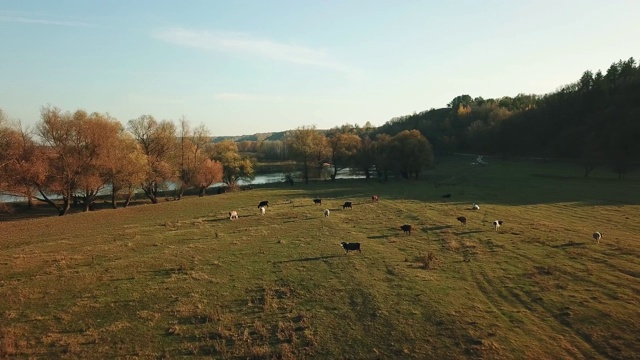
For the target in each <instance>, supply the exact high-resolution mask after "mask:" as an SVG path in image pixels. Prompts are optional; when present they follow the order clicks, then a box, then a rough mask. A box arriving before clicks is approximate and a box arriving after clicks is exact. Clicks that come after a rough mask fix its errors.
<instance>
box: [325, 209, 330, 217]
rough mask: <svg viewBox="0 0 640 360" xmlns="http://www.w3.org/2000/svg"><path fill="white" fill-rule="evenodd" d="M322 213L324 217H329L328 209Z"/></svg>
mask: <svg viewBox="0 0 640 360" xmlns="http://www.w3.org/2000/svg"><path fill="white" fill-rule="evenodd" d="M323 213H324V217H329V213H330V211H329V209H324V211H323Z"/></svg>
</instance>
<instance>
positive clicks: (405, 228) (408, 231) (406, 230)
mask: <svg viewBox="0 0 640 360" xmlns="http://www.w3.org/2000/svg"><path fill="white" fill-rule="evenodd" d="M400 229H402V231H404V233H405V234H409V235H411V229H412V228H411V225H408V224H404V225H402V226H400Z"/></svg>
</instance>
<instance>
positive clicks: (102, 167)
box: [0, 58, 640, 215]
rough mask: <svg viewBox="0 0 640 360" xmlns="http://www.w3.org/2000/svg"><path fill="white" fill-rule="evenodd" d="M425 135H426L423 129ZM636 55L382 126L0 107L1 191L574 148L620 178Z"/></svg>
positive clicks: (83, 198)
mask: <svg viewBox="0 0 640 360" xmlns="http://www.w3.org/2000/svg"><path fill="white" fill-rule="evenodd" d="M425 135H427V136H428V139H427V137H425ZM638 138H640V66H638V65H637V64H636V62H635V60H634V59H633V58H630V59H629V60H626V61H622V60H621V61H618V62H616V63H613V64H612V65H611V66H610V67H609V69H608V70H607V71H606V73H604V74H603V73H602V72H601V71H597V72H596V73H595V74H594V73H592V72H591V71H585V72H584V74H583V75H582V77H581V78H580V79H579V80H578V81H576V82H575V83H572V84H569V85H565V86H563V87H561V88H559V89H558V90H557V91H555V92H553V93H550V94H546V95H534V94H529V95H526V94H519V95H517V96H515V97H513V98H512V97H502V98H499V99H483V98H482V97H476V98H472V97H471V96H469V95H460V96H457V97H455V98H454V99H453V100H452V101H451V102H450V103H449V104H447V107H446V108H442V109H431V110H429V111H424V112H421V113H418V114H412V115H408V116H402V117H398V118H394V119H391V120H390V121H388V122H387V123H385V124H384V125H382V126H380V127H377V128H376V127H373V126H371V124H370V123H366V124H365V125H364V126H359V125H357V124H356V125H350V124H345V125H343V126H338V127H335V128H332V129H329V130H318V129H317V128H315V127H314V126H303V127H300V128H297V129H294V130H290V131H287V132H286V133H285V135H284V138H283V139H282V140H276V141H269V140H261V141H242V142H238V143H236V142H234V141H231V140H224V141H222V142H219V143H213V142H212V141H211V139H212V138H211V136H210V133H209V130H208V129H206V128H205V127H204V126H203V125H200V126H196V127H194V128H192V127H191V125H190V123H189V121H187V120H186V119H185V118H182V119H180V120H179V121H178V122H177V123H175V122H173V121H170V120H162V121H158V120H156V119H155V118H154V117H153V116H151V115H142V116H140V117H138V118H136V119H132V120H129V121H128V122H127V123H126V126H124V125H123V124H122V123H121V122H119V121H118V120H117V119H115V118H113V117H111V116H110V115H109V114H101V113H96V112H93V113H88V112H87V111H85V110H76V111H75V112H70V111H63V110H61V109H59V108H57V107H54V106H50V105H48V106H44V107H42V108H41V119H40V121H39V122H38V123H37V124H36V125H35V126H34V127H33V128H23V127H22V126H21V124H20V123H19V122H17V123H16V122H12V121H10V120H9V119H8V116H7V115H6V114H5V113H4V112H3V111H2V110H1V109H0V193H4V194H13V195H19V196H24V197H26V198H27V200H28V204H29V206H31V205H32V204H33V201H34V200H39V201H41V202H44V203H47V204H49V205H51V206H52V207H54V208H55V209H56V210H57V211H58V213H59V214H60V215H64V214H66V213H67V212H68V211H69V209H70V207H71V205H72V204H73V203H79V204H81V205H82V206H83V208H84V209H85V210H91V209H92V206H93V204H94V202H95V201H96V199H97V197H98V195H99V194H101V193H103V192H104V190H105V189H106V188H110V189H111V203H112V206H113V207H114V208H115V207H117V199H118V197H121V198H123V205H124V206H127V205H128V204H129V202H130V201H131V199H132V197H133V195H134V194H135V193H136V192H143V193H144V194H145V195H146V197H147V198H148V199H149V200H150V201H151V202H152V203H157V202H158V201H159V196H160V191H161V190H162V189H163V186H164V184H166V183H167V182H169V181H171V182H174V183H176V184H177V186H178V188H177V190H176V192H177V197H178V198H179V197H181V196H182V195H183V193H184V191H185V190H186V189H197V190H198V192H199V194H200V195H201V196H202V195H204V194H205V190H206V189H207V188H208V187H209V186H211V185H212V184H214V183H216V182H220V181H222V182H224V183H226V184H227V185H228V186H230V187H232V188H233V187H236V186H237V183H238V181H240V180H242V179H252V178H253V176H254V168H255V161H256V160H257V159H258V160H262V161H281V160H294V161H295V162H296V163H297V164H298V165H299V168H298V170H299V171H300V173H301V175H302V179H303V180H304V181H306V182H308V181H309V179H310V177H311V170H313V169H317V168H331V169H332V171H333V173H332V174H331V178H332V179H333V180H335V178H336V176H337V173H338V171H339V170H340V169H344V168H354V169H357V170H359V171H361V172H363V173H364V174H365V176H366V177H367V178H371V177H378V178H380V179H382V180H386V179H387V178H388V177H389V176H395V175H398V176H401V177H403V178H407V179H409V178H419V176H420V175H421V174H422V173H423V172H424V170H425V169H427V168H428V167H429V166H431V164H432V163H433V158H434V153H436V154H437V153H441V154H442V153H451V152H475V153H480V154H487V155H489V154H491V155H501V156H539V157H556V158H564V159H572V160H574V161H576V162H578V163H580V164H581V165H582V166H584V171H585V172H584V174H585V176H588V175H589V173H590V171H592V170H593V169H594V168H595V167H597V166H604V165H607V166H610V167H611V168H612V169H613V170H614V171H615V172H616V173H618V175H619V176H620V177H624V175H625V174H626V173H627V172H628V171H629V170H631V169H633V168H634V167H636V166H638V165H639V160H640V141H638V140H637V139H638Z"/></svg>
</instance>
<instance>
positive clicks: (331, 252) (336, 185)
mask: <svg viewBox="0 0 640 360" xmlns="http://www.w3.org/2000/svg"><path fill="white" fill-rule="evenodd" d="M581 174H582V173H581V170H580V168H579V167H578V166H575V165H567V164H558V163H531V162H514V161H499V160H494V159H491V160H490V165H488V166H478V165H470V164H469V159H468V158H463V157H455V158H446V159H442V160H440V161H439V163H438V164H436V166H435V168H434V169H432V170H429V171H427V172H425V173H424V175H423V178H422V179H421V180H418V181H415V180H414V181H402V180H391V181H389V182H387V183H380V182H378V181H375V180H369V181H365V180H339V181H336V182H330V181H319V182H314V183H311V184H308V185H305V184H295V185H294V186H290V185H288V184H271V185H263V186H259V187H256V188H255V189H254V190H250V191H241V192H233V193H225V194H221V195H215V196H206V197H202V198H199V197H195V196H192V197H191V196H190V197H185V198H183V199H182V200H179V201H170V202H163V203H160V204H156V205H151V204H149V205H140V206H134V207H129V208H126V209H116V210H100V211H95V212H88V213H78V214H72V215H68V216H63V217H56V216H53V217H38V218H34V219H23V220H12V221H2V222H0V234H2V235H1V238H0V299H1V300H0V324H1V326H0V358H96V359H103V358H145V359H146V358H158V359H173V358H185V357H186V358H190V357H198V358H215V359H270V358H277V359H304V358H323V359H459V358H482V359H558V358H563V359H565V358H571V359H633V358H640V247H639V245H640V223H639V222H638V221H637V215H638V214H639V213H640V179H638V177H637V176H635V177H634V176H628V177H627V179H624V180H618V179H616V178H615V175H613V174H610V173H609V172H608V171H607V170H606V169H597V170H595V171H594V172H593V173H592V175H590V178H583V177H581ZM446 193H450V194H452V196H451V198H450V199H443V198H442V197H441V196H442V195H443V194H446ZM373 194H377V195H379V196H380V201H379V202H378V203H372V202H371V195H373ZM315 197H320V198H322V199H323V203H322V205H321V206H319V205H314V204H313V202H312V200H311V199H312V198H315ZM260 200H269V202H270V206H269V208H268V209H267V211H266V214H265V215H264V216H261V215H260V214H259V212H258V209H257V208H256V206H257V204H258V202H259V201H260ZM344 201H353V209H352V210H348V209H347V210H342V207H341V205H342V203H343V202H344ZM474 202H475V203H478V204H479V205H480V210H477V211H472V210H470V209H471V204H472V203H474ZM325 208H328V209H330V210H331V214H330V216H329V217H327V218H325V217H323V215H322V210H323V209H325ZM230 210H236V211H238V213H239V216H240V218H239V219H238V220H235V221H230V220H229V218H228V212H229V211H230ZM458 216H465V217H467V219H468V223H467V225H466V226H463V225H462V224H460V223H459V222H458V221H457V220H456V217H458ZM493 220H503V221H504V225H503V226H502V227H501V228H500V229H499V231H498V232H496V231H494V229H493V227H492V226H491V225H490V223H491V222H492V221H493ZM402 224H411V225H413V227H414V231H413V232H412V234H411V235H405V234H403V233H402V231H401V230H400V225H402ZM594 231H600V232H603V233H604V238H603V239H602V240H601V241H600V243H599V244H596V243H594V241H593V238H592V233H593V232H594ZM341 241H348V242H360V243H361V245H362V252H361V253H357V252H355V253H354V252H350V253H349V254H345V252H344V251H343V250H342V248H341V247H340V246H339V243H340V242H341Z"/></svg>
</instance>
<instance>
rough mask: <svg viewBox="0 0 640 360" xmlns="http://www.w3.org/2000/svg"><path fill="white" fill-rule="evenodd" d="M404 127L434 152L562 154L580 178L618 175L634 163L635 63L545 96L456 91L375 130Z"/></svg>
mask: <svg viewBox="0 0 640 360" xmlns="http://www.w3.org/2000/svg"><path fill="white" fill-rule="evenodd" d="M406 129H418V130H420V132H422V133H423V134H427V135H428V136H429V140H431V141H432V143H433V146H434V149H435V150H436V152H437V153H450V152H474V153H480V154H486V155H499V156H505V157H508V156H535V157H545V158H558V159H566V160H570V161H574V162H576V163H577V164H580V165H581V166H583V168H584V175H585V176H588V175H589V173H590V172H591V171H592V170H593V169H594V168H595V167H598V166H607V167H609V168H611V169H612V170H613V171H615V172H616V173H617V174H618V175H619V177H624V175H625V174H626V173H627V172H628V171H629V170H631V169H633V168H635V167H637V166H638V165H640V141H638V139H639V138H640V66H638V64H637V63H636V61H635V59H633V58H630V59H628V60H626V61H623V60H620V61H618V62H615V63H613V64H611V66H610V67H609V68H608V69H607V71H606V72H605V73H603V72H602V71H600V70H598V71H596V72H595V73H593V72H592V71H585V72H584V73H583V75H582V76H581V77H580V79H578V80H577V81H576V82H574V83H571V84H568V85H565V86H562V87H560V88H559V89H558V90H557V91H554V92H552V93H549V94H545V95H535V94H519V95H517V96H515V97H508V96H507V97H503V98H499V99H483V98H482V97H476V98H472V97H471V96H469V95H460V96H457V97H455V98H454V99H453V100H452V101H451V102H450V103H449V104H447V107H446V108H442V109H431V110H429V111H425V112H421V113H418V114H412V115H408V116H403V117H398V118H395V119H392V120H390V121H388V122H387V123H386V124H384V125H383V126H381V127H379V128H378V131H379V132H381V133H387V134H395V133H397V132H400V131H403V130H406Z"/></svg>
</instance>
